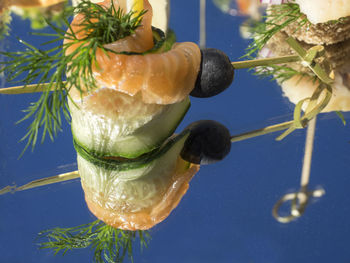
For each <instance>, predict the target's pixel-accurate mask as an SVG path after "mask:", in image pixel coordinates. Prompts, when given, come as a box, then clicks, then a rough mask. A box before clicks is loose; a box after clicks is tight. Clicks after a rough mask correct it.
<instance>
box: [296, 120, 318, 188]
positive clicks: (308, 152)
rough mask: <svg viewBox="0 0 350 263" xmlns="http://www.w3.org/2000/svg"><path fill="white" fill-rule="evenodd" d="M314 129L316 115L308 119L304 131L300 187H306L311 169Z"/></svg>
mask: <svg viewBox="0 0 350 263" xmlns="http://www.w3.org/2000/svg"><path fill="white" fill-rule="evenodd" d="M315 129H316V117H315V118H313V119H312V120H310V122H309V125H308V127H307V132H306V141H305V153H304V160H303V169H302V172H301V181H300V185H301V187H307V185H308V184H309V179H310V171H311V159H312V150H313V146H314V140H315Z"/></svg>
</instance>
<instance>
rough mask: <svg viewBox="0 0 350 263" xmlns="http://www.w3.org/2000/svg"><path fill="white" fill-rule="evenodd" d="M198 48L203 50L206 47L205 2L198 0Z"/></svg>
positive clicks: (204, 0)
mask: <svg viewBox="0 0 350 263" xmlns="http://www.w3.org/2000/svg"><path fill="white" fill-rule="evenodd" d="M199 10H200V13H199V46H200V48H205V46H206V38H207V36H206V23H205V20H206V13H205V12H206V0H200V7H199Z"/></svg>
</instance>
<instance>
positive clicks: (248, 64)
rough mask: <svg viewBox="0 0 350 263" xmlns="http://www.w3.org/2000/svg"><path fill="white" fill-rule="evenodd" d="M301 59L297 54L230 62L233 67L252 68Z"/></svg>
mask: <svg viewBox="0 0 350 263" xmlns="http://www.w3.org/2000/svg"><path fill="white" fill-rule="evenodd" d="M298 61H302V59H301V58H300V57H299V56H298V55H289V56H280V57H271V58H261V59H252V60H244V61H237V62H231V65H232V66H233V68H234V69H242V68H253V67H258V66H270V65H274V64H284V63H291V62H298Z"/></svg>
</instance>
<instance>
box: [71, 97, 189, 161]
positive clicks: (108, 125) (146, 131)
mask: <svg viewBox="0 0 350 263" xmlns="http://www.w3.org/2000/svg"><path fill="white" fill-rule="evenodd" d="M189 107H190V100H189V98H187V99H185V100H184V101H182V102H179V103H176V104H172V105H168V106H164V109H163V110H162V112H161V113H159V114H158V115H157V116H155V117H154V118H152V116H151V117H150V116H144V117H143V118H144V119H145V121H144V122H145V124H144V122H141V121H139V122H141V124H142V125H139V123H138V124H137V125H136V124H135V125H127V129H128V130H127V131H125V132H123V133H121V132H120V130H121V129H122V128H120V126H118V122H116V121H111V120H110V119H109V118H104V117H101V116H91V114H90V113H86V112H85V111H83V110H80V109H78V108H77V107H76V106H75V105H73V104H70V111H71V115H72V133H73V138H74V140H75V141H76V142H77V143H78V144H80V145H82V146H83V148H85V149H88V150H89V151H90V152H92V153H93V154H94V155H96V156H105V157H106V156H118V157H124V158H136V157H138V156H140V155H142V154H144V153H147V152H150V151H152V150H153V149H155V148H157V147H159V146H160V145H161V144H162V143H163V142H164V140H166V139H167V138H168V137H169V136H171V134H173V132H174V131H175V129H176V127H177V126H178V125H179V123H180V122H181V121H182V119H183V117H184V116H185V114H186V112H187V110H188V109H189ZM149 119H151V120H149ZM147 121H148V122H147ZM123 123H124V124H125V122H123Z"/></svg>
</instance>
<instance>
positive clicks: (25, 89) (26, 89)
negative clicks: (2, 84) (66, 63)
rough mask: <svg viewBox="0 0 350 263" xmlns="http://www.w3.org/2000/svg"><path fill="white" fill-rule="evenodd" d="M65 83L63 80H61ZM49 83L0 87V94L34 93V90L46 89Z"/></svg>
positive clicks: (41, 90)
mask: <svg viewBox="0 0 350 263" xmlns="http://www.w3.org/2000/svg"><path fill="white" fill-rule="evenodd" d="M63 83H65V81H63ZM49 85H50V83H43V84H40V85H38V84H30V85H26V86H15V87H9V88H2V89H0V94H11V95H15V94H26V93H35V92H43V91H45V90H46V89H47V87H48V86H49Z"/></svg>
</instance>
